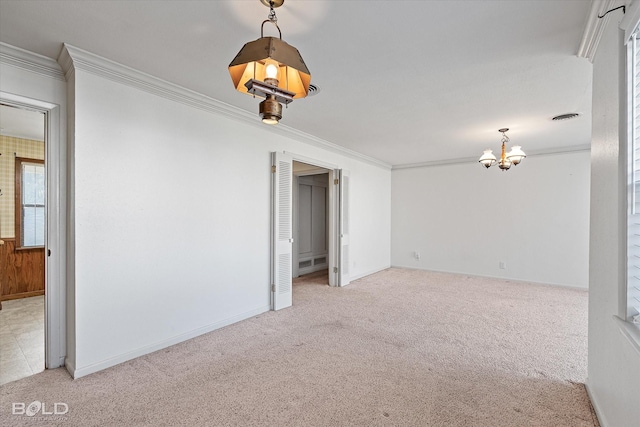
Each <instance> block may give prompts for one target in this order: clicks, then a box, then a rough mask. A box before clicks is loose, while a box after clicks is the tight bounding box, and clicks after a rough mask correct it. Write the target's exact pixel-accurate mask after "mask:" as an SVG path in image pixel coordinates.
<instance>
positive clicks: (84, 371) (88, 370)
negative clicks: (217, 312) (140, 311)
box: [67, 306, 271, 379]
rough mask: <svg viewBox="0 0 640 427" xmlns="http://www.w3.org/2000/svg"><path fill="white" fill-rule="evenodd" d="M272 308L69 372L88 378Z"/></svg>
mask: <svg viewBox="0 0 640 427" xmlns="http://www.w3.org/2000/svg"><path fill="white" fill-rule="evenodd" d="M270 308H271V307H270V306H264V307H261V308H257V309H255V310H251V311H247V312H245V313H241V314H238V315H236V316H232V317H229V318H227V319H225V320H222V321H220V322H216V323H213V324H211V325H207V326H203V327H201V328H198V329H194V330H192V331H189V332H185V333H183V334H180V335H176V336H175V337H172V338H169V339H166V340H162V341H159V342H156V343H155V344H151V345H147V346H144V347H140V348H138V349H136V350H133V351H130V352H127V353H123V354H120V355H118V356H115V357H111V358H109V359H106V360H103V361H101V362H98V363H94V364H92V365H89V366H85V367H82V368H78V369H76V367H75V366H72V365H71V364H67V370H68V371H69V372H70V373H71V375H72V376H73V378H74V379H77V378H80V377H84V376H87V375H89V374H93V373H95V372H98V371H102V370H103V369H107V368H110V367H112V366H115V365H118V364H120V363H124V362H126V361H128V360H132V359H135V358H136V357H140V356H144V355H145V354H149V353H153V352H154V351H157V350H161V349H163V348H167V347H169V346H172V345H175V344H179V343H181V342H183V341H187V340H190V339H192V338H195V337H197V336H200V335H203V334H206V333H208V332H212V331H215V330H216V329H220V328H223V327H225V326H229V325H231V324H233V323H237V322H241V321H243V320H246V319H249V318H250V317H253V316H257V315H259V314H262V313H266V312H267V311H269V310H270Z"/></svg>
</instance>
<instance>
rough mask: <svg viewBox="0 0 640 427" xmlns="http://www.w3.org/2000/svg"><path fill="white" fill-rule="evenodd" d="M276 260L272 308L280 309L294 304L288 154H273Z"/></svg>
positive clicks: (273, 260)
mask: <svg viewBox="0 0 640 427" xmlns="http://www.w3.org/2000/svg"><path fill="white" fill-rule="evenodd" d="M272 171H273V173H272V174H271V175H272V180H273V198H272V200H273V213H272V221H273V237H272V240H273V249H272V253H273V259H272V267H271V269H272V282H271V283H272V289H271V295H272V307H273V309H274V310H280V309H283V308H287V307H290V306H291V304H292V294H293V292H292V286H291V277H292V255H293V227H292V209H291V208H292V206H291V205H292V190H293V159H292V157H291V155H289V154H286V153H277V152H276V153H272Z"/></svg>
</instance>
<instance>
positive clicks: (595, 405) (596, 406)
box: [584, 378, 609, 427]
mask: <svg viewBox="0 0 640 427" xmlns="http://www.w3.org/2000/svg"><path fill="white" fill-rule="evenodd" d="M584 388H585V390H587V395H588V396H589V400H590V401H591V406H593V410H594V411H595V413H596V417H597V418H598V423H599V424H600V427H607V426H608V425H609V424H608V423H607V422H606V421H605V418H604V413H603V412H602V410H601V409H600V405H599V404H598V400H597V399H596V398H595V394H594V393H593V391H592V390H591V387H589V378H587V379H586V381H585V382H584Z"/></svg>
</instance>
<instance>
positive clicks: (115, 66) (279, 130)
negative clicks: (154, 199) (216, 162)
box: [58, 43, 391, 169]
mask: <svg viewBox="0 0 640 427" xmlns="http://www.w3.org/2000/svg"><path fill="white" fill-rule="evenodd" d="M58 62H59V64H60V66H61V67H62V69H63V70H64V75H65V76H71V75H72V74H73V73H74V72H75V70H82V71H86V72H89V73H92V74H95V75H98V76H101V77H104V78H106V79H109V80H113V81H116V82H118V83H121V84H125V85H128V86H131V87H134V88H136V89H139V90H143V91H145V92H148V93H151V94H153V95H157V96H160V97H163V98H166V99H169V100H171V101H174V102H179V103H181V104H184V105H187V106H190V107H193V108H198V109H200V110H204V111H208V112H212V113H216V114H219V115H222V116H225V117H228V118H231V119H234V120H237V121H240V122H243V123H246V124H250V125H252V126H256V127H259V128H260V129H261V130H262V131H266V132H273V133H276V134H278V135H282V136H285V137H288V138H293V139H295V140H297V141H300V142H303V143H306V144H309V145H313V146H316V147H320V148H323V149H325V150H328V151H332V152H334V153H337V154H341V155H344V156H348V157H351V158H354V159H356V160H360V161H363V162H366V163H369V164H371V165H374V166H378V167H381V168H384V169H391V165H390V164H388V163H385V162H382V161H380V160H378V159H375V158H373V157H369V156H367V155H364V154H361V153H358V152H356V151H353V150H350V149H348V148H345V147H342V146H339V145H337V144H334V143H332V142H329V141H326V140H324V139H321V138H317V137H315V136H313V135H310V134H308V133H305V132H302V131H299V130H297V129H294V128H292V127H289V126H286V125H283V124H278V125H277V126H265V125H264V124H263V123H262V122H261V121H259V120H257V119H256V115H255V114H252V113H249V112H248V111H245V110H242V109H240V108H238V107H235V106H233V105H229V104H226V103H224V102H222V101H218V100H216V99H214V98H211V97H208V96H205V95H202V94H200V93H198V92H195V91H192V90H190V89H186V88H184V87H182V86H178V85H176V84H174V83H170V82H168V81H166V80H162V79H159V78H157V77H154V76H152V75H150V74H146V73H143V72H141V71H138V70H135V69H133V68H130V67H127V66H126V65H122V64H119V63H117V62H114V61H111V60H109V59H106V58H102V57H100V56H98V55H95V54H93V53H90V52H87V51H85V50H82V49H79V48H77V47H75V46H71V45H69V44H66V43H65V44H64V47H63V49H62V52H61V53H60V56H59V58H58Z"/></svg>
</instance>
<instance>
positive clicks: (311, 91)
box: [307, 83, 320, 96]
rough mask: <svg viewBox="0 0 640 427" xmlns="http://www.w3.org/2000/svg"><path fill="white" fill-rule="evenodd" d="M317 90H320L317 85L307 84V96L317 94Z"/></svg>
mask: <svg viewBox="0 0 640 427" xmlns="http://www.w3.org/2000/svg"><path fill="white" fill-rule="evenodd" d="M318 92H320V88H319V87H318V86H316V85H314V84H313V83H311V84H309V93H308V94H307V96H314V95H317V94H318Z"/></svg>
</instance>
